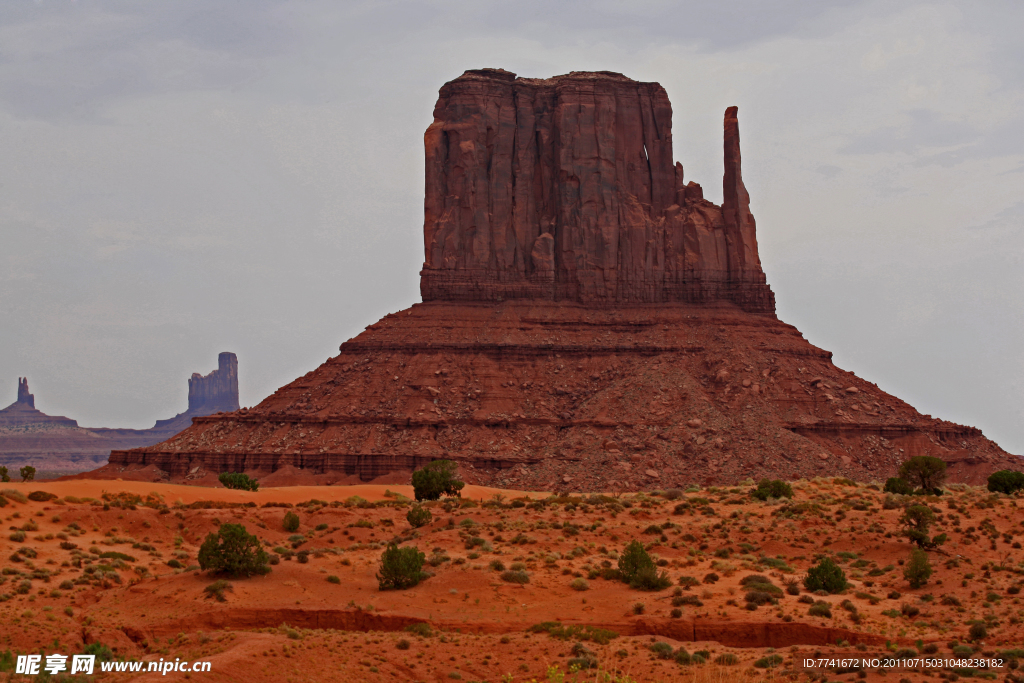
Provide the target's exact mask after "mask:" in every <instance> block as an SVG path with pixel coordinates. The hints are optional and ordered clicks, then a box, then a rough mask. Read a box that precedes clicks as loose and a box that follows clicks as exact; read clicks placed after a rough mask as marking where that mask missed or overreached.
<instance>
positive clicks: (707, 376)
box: [105, 69, 1021, 491]
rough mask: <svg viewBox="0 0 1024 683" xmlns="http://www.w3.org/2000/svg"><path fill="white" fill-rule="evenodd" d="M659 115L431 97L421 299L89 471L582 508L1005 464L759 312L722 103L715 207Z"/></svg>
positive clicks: (637, 106) (627, 107) (519, 98)
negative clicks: (544, 498)
mask: <svg viewBox="0 0 1024 683" xmlns="http://www.w3.org/2000/svg"><path fill="white" fill-rule="evenodd" d="M671 115H672V110H671V107H670V106H669V103H668V98H667V97H666V95H665V91H664V90H663V89H662V88H661V86H659V85H658V84H656V83H637V82H635V81H631V80H629V79H628V78H625V77H624V76H621V75H619V74H612V73H607V72H602V73H593V74H592V73H572V74H569V75H567V76H559V77H555V78H551V79H547V80H534V79H519V78H516V77H515V76H514V75H513V74H510V73H507V72H504V71H501V70H494V69H483V70H477V71H469V72H466V74H464V75H463V76H461V77H460V78H457V79H455V80H454V81H452V82H450V83H448V84H446V85H445V86H444V87H443V88H442V89H441V93H440V98H439V99H438V102H437V105H436V107H435V109H434V123H433V124H431V126H430V128H428V130H427V133H426V136H425V141H426V188H427V194H426V200H425V203H424V205H425V223H424V238H425V247H426V262H425V264H424V268H423V271H422V273H421V289H422V293H423V299H424V302H423V303H420V304H416V305H415V306H413V307H412V308H410V309H407V310H405V311H401V312H399V313H395V314H391V315H387V316H385V317H384V318H383V319H382V320H380V321H379V322H378V323H376V324H374V325H370V326H369V327H368V328H367V329H366V331H365V332H363V333H362V334H360V335H359V336H357V337H356V338H355V339H352V340H350V341H348V342H345V343H344V344H342V345H341V348H340V354H339V355H338V356H337V357H335V358H331V359H329V360H328V361H327V362H326V363H324V364H323V365H321V366H320V367H319V368H317V369H315V370H313V371H311V372H309V373H307V374H306V375H305V376H303V377H300V378H298V379H296V380H295V381H294V382H292V383H290V384H288V385H287V386H284V387H282V388H281V389H279V390H278V391H277V392H275V393H274V394H273V395H272V396H270V397H268V398H267V399H265V400H264V401H262V402H261V403H260V404H259V405H258V406H256V407H255V408H252V409H243V410H239V411H236V412H233V413H228V414H221V415H214V416H209V417H202V418H196V419H195V420H194V424H193V426H191V427H190V428H188V429H187V430H185V431H183V432H181V433H179V434H176V435H175V436H174V437H173V438H171V439H169V440H168V441H166V442H164V443H161V444H157V445H155V446H150V447H147V448H142V449H137V450H132V451H121V452H114V453H112V454H111V457H110V465H109V466H108V468H106V473H105V476H128V475H130V474H131V473H132V471H133V470H134V471H138V472H145V471H146V468H149V471H153V468H156V471H162V472H165V473H167V474H168V475H169V476H171V477H172V478H174V479H176V480H197V481H198V480H202V481H209V480H210V473H215V472H221V471H245V472H248V473H249V474H251V475H254V476H257V477H259V476H265V475H268V474H270V473H272V472H278V473H279V472H294V471H295V470H294V469H293V468H298V469H301V470H304V471H305V472H307V473H314V474H316V475H317V476H319V477H323V478H324V479H320V480H318V481H319V482H320V483H325V482H326V481H328V480H331V481H334V480H337V481H353V480H354V481H358V480H362V481H368V480H371V479H374V478H377V477H381V476H385V475H386V476H389V477H391V478H392V480H391V481H394V478H395V477H396V476H397V477H400V478H401V477H406V478H407V476H408V472H409V471H410V470H411V469H412V468H414V467H418V466H421V465H423V464H425V463H426V462H429V461H430V460H432V459H436V458H451V459H454V460H456V461H458V462H459V463H460V464H461V466H462V473H463V475H464V476H465V478H466V479H467V480H468V481H470V482H473V483H484V484H490V485H497V486H503V487H511V488H517V489H542V490H544V489H548V490H550V489H552V488H558V489H577V490H584V491H596V490H609V489H611V490H616V489H617V490H630V489H632V490H636V489H639V488H652V487H658V488H667V487H672V486H681V485H684V484H687V483H694V482H697V483H704V484H706V483H730V484H731V483H736V482H738V481H740V480H742V479H745V478H748V477H750V478H754V479H759V478H762V477H781V478H787V479H794V478H800V477H813V476H846V477H850V478H854V479H857V480H861V481H863V480H872V479H875V480H884V479H885V478H886V477H888V476H892V475H893V474H895V472H896V471H897V469H898V468H899V465H900V463H902V462H903V461H904V460H905V459H907V458H909V457H911V456H913V455H926V454H927V455H935V456H938V457H941V458H943V459H944V460H946V461H947V462H948V463H949V464H950V468H951V475H952V478H953V480H954V481H957V480H958V481H965V482H971V483H979V482H981V481H983V480H984V477H986V476H987V475H988V474H989V473H991V472H992V471H994V470H997V469H1004V468H1009V467H1013V468H1020V463H1021V461H1020V459H1019V458H1017V457H1016V456H1011V455H1010V454H1008V453H1005V452H1004V451H1002V450H1001V449H1000V448H999V447H998V446H997V445H996V444H994V443H992V442H991V441H989V440H988V439H986V438H985V437H984V436H983V435H982V434H981V432H980V431H979V430H977V429H975V428H973V427H967V426H962V425H956V424H953V423H950V422H945V421H942V420H938V419H934V418H932V417H931V416H929V415H921V414H920V413H918V412H917V411H916V410H914V408H913V407H911V406H909V405H907V404H906V403H904V402H903V401H900V400H899V399H898V398H895V397H893V396H890V395H888V394H886V393H885V392H884V391H882V390H881V389H879V388H878V387H877V386H875V385H873V384H871V383H869V382H865V381H864V380H862V379H860V378H858V377H856V376H855V375H853V374H852V373H849V372H846V371H844V370H842V369H840V368H837V367H836V366H835V365H833V363H832V354H831V353H830V352H828V351H824V350H822V349H819V348H817V347H815V346H813V345H811V344H810V343H808V342H807V341H806V340H805V339H804V338H803V336H802V335H801V334H800V332H799V331H798V330H797V329H796V328H794V327H792V326H791V325H787V324H785V323H783V322H781V321H779V320H778V319H777V318H776V317H775V314H774V310H775V309H774V298H773V296H772V293H771V290H770V289H769V288H768V286H767V285H766V284H765V277H764V274H763V272H762V270H761V264H760V261H759V259H758V254H757V240H756V234H755V223H754V218H753V216H752V215H751V213H750V201H749V197H748V195H747V191H746V188H745V187H744V185H743V178H742V173H741V168H740V150H739V129H738V124H737V118H736V108H735V107H731V108H729V109H728V110H726V113H725V121H724V176H723V189H724V201H723V206H722V207H718V206H716V205H714V204H712V203H711V202H708V201H706V200H704V199H703V192H702V190H701V187H700V186H699V185H697V184H696V183H693V182H687V183H685V184H684V182H683V171H682V167H681V166H680V165H678V164H675V165H673V161H672V133H671ZM396 472H399V473H402V474H399V475H396V474H395V473H396ZM140 476H141V475H140ZM275 476H277V475H275ZM391 481H388V480H385V482H386V483H391Z"/></svg>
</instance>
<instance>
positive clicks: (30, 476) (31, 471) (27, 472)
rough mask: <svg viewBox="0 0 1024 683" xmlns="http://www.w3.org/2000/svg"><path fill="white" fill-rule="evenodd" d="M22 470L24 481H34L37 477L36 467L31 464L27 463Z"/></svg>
mask: <svg viewBox="0 0 1024 683" xmlns="http://www.w3.org/2000/svg"><path fill="white" fill-rule="evenodd" d="M20 472H21V480H22V481H33V480H34V479H35V478H36V468H35V467H32V466H31V465H25V466H24V467H22V468H21V470H20Z"/></svg>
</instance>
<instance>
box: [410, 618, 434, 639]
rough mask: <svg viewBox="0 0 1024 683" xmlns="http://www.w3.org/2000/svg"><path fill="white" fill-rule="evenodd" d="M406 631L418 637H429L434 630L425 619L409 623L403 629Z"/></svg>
mask: <svg viewBox="0 0 1024 683" xmlns="http://www.w3.org/2000/svg"><path fill="white" fill-rule="evenodd" d="M404 630H405V631H406V632H408V633H412V634H414V635H417V636H419V637H420V638H429V637H430V636H432V635H434V631H433V630H432V629H431V628H430V624H428V623H427V622H425V621H420V622H417V623H415V624H409V625H408V626H406V627H405V629H404Z"/></svg>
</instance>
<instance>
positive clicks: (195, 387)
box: [0, 353, 238, 473]
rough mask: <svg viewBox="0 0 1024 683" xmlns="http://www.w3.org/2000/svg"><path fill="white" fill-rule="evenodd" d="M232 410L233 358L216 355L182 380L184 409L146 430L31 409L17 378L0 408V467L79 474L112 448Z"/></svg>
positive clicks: (142, 442) (154, 439)
mask: <svg viewBox="0 0 1024 683" xmlns="http://www.w3.org/2000/svg"><path fill="white" fill-rule="evenodd" d="M235 410H238V359H237V358H236V357H235V354H233V353H221V354H220V357H219V358H218V366H217V369H216V370H214V371H213V372H211V373H210V374H209V375H206V376H205V377H204V376H203V375H200V374H199V373H194V374H193V375H192V377H191V379H189V380H188V409H187V410H186V411H185V412H183V413H179V414H178V415H175V416H174V417H172V418H170V419H167V420H157V422H156V424H155V425H153V427H152V428H150V429H116V428H115V429H108V428H84V427H79V426H78V422H77V421H76V420H72V419H69V418H66V417H54V416H51V415H47V414H45V413H43V412H42V411H40V410H37V409H36V408H35V396H34V395H32V394H31V393H29V389H28V378H27V377H25V378H21V377H19V378H18V399H17V401H15V402H14V403H12V404H11V405H9V406H7V407H6V408H4V409H3V410H0V465H7V466H8V468H10V466H12V465H14V466H17V467H20V466H22V465H32V466H33V467H35V468H36V469H38V470H41V471H50V472H62V473H63V472H80V471H86V470H93V469H95V468H97V467H100V466H102V465H105V464H106V463H107V458H108V456H109V455H110V452H111V451H112V450H115V449H125V448H136V447H140V446H148V445H151V444H155V443H159V442H161V441H163V440H165V439H167V438H168V437H170V436H173V435H174V434H176V433H177V432H180V431H181V430H183V429H185V428H186V427H188V426H190V425H191V424H192V418H193V417H196V416H205V415H210V414H213V413H216V412H221V411H223V412H232V411H235Z"/></svg>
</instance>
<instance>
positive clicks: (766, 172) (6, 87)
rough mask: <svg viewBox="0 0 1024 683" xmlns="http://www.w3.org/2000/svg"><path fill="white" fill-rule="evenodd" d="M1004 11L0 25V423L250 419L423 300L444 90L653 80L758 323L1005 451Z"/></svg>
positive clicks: (523, 13) (1021, 80)
mask: <svg viewBox="0 0 1024 683" xmlns="http://www.w3.org/2000/svg"><path fill="white" fill-rule="evenodd" d="M1022 29H1024V3H1021V2H1019V1H1017V0H1008V1H1006V2H999V1H998V0H985V1H984V2H945V3H943V2H898V1H894V0H885V1H883V2H868V1H864V2H861V1H858V0H799V1H798V0H778V1H774V2H772V1H765V0H742V1H739V0H737V1H724V0H713V1H710V2H668V1H660V0H628V1H618V0H604V1H600V2H561V1H560V2H554V3H552V2H548V1H544V2H542V1H540V0H537V1H534V0H520V1H518V2H514V3H500V2H487V1H485V0H466V1H464V2H454V1H453V2H447V1H441V0H437V1H434V2H402V1H392V2H382V1H379V0H377V1H373V2H361V1H353V0H349V1H347V2H338V1H335V0H332V1H330V2H315V1H308V2H284V1H282V2H272V1H262V0H238V1H228V0H202V1H198V0H196V1H188V0H177V1H175V2H117V1H114V0H107V1H103V2H101V1H99V0H78V1H77V2H70V1H67V0H41V1H38V2H28V1H23V0H9V1H8V2H4V3H2V4H0V268H2V272H0V406H2V405H6V404H7V403H9V402H11V401H13V400H14V398H15V395H16V388H17V387H16V379H15V378H16V377H18V376H28V378H29V384H30V387H31V388H32V391H33V392H34V393H35V394H36V405H37V407H39V408H40V409H41V410H43V411H45V412H47V413H50V414H58V415H67V416H68V417H72V418H75V419H77V420H78V421H79V423H80V424H82V425H84V426H110V427H114V426H117V427H150V426H152V424H153V421H154V420H156V419H157V418H166V417H170V416H172V415H174V414H175V413H177V412H180V411H182V410H184V409H185V407H186V396H187V384H186V379H187V378H188V377H189V375H190V374H191V373H192V372H195V371H198V372H202V373H203V374H206V373H208V372H209V371H210V370H212V369H214V368H215V367H216V363H217V353H218V352H220V351H234V352H235V353H237V354H238V358H239V374H240V382H239V384H240V391H241V401H242V404H243V405H253V404H255V403H258V402H259V401H260V400H261V399H263V398H264V397H265V396H267V395H268V394H269V393H271V392H273V391H274V390H275V389H276V388H277V387H279V386H281V385H283V384H285V383H287V382H289V381H291V380H292V379H294V378H296V377H298V376H300V375H302V374H304V373H306V372H307V371H309V370H311V369H313V368H314V367H316V366H317V365H318V364H320V363H322V362H323V361H324V360H325V359H326V358H328V357H329V356H333V355H336V354H337V349H338V345H339V344H340V343H341V342H343V341H345V340H346V339H348V338H350V337H352V336H354V335H355V334H357V333H358V332H360V331H361V330H362V329H363V328H364V327H365V326H366V325H368V324H370V323H372V322H374V321H376V320H377V319H379V318H380V317H381V316H383V315H385V314H387V313H390V312H394V311H398V310H401V309H403V308H406V307H408V306H409V305H411V304H413V303H415V302H416V301H418V300H419V290H418V271H419V267H420V265H421V263H422V261H423V253H422V222H423V196H422V195H423V131H424V129H425V128H426V127H427V125H429V123H430V122H431V111H432V109H433V105H434V101H435V100H436V98H437V90H438V88H439V87H440V86H441V85H442V84H443V83H444V82H445V81H448V80H451V79H453V78H455V77H457V76H458V75H460V74H461V73H462V72H463V71H464V70H466V69H470V68H479V67H502V68H505V69H508V70H510V71H514V72H516V73H517V74H519V75H520V76H528V77H540V78H543V77H549V76H553V75H556V74H562V73H567V72H569V71H573V70H611V71H619V72H622V73H624V74H626V75H627V76H630V77H631V78H634V79H637V80H643V81H658V82H660V83H661V84H662V85H663V86H664V87H665V88H666V90H667V91H668V94H669V97H670V98H671V100H672V105H673V109H674V117H675V120H674V140H675V156H676V159H677V160H679V161H681V162H682V163H683V165H684V166H685V168H686V176H687V179H689V180H696V181H697V182H699V183H701V184H702V185H703V186H704V188H705V194H706V196H708V197H709V198H710V199H712V200H713V201H716V202H720V201H721V192H722V190H721V187H722V185H721V178H722V159H721V155H722V141H721V131H722V123H721V121H722V112H723V111H724V109H725V108H726V107H727V106H729V105H738V106H739V112H740V114H739V115H740V130H741V139H742V149H743V162H744V168H743V175H744V179H745V181H746V185H747V188H748V190H749V191H750V195H751V208H752V210H753V212H754V215H755V216H756V218H757V225H758V240H759V243H760V249H761V260H762V262H763V265H764V269H765V272H766V273H767V276H768V282H769V283H770V284H771V286H772V288H773V289H774V290H775V292H776V295H777V299H778V311H779V317H780V318H782V319H783V320H785V321H786V322H789V323H792V324H794V325H796V326H797V327H799V328H800V330H801V331H802V332H803V333H804V335H805V336H806V337H807V338H808V339H809V340H810V341H811V342H812V343H814V344H816V345H818V346H821V347H823V348H826V349H829V350H831V351H833V352H834V353H835V357H834V360H835V362H836V364H837V365H839V366H840V367H843V368H845V369H848V370H852V371H854V372H856V373H857V374H859V375H860V376H862V377H864V378H866V379H868V380H870V381H873V382H876V383H878V385H879V386H880V387H881V388H882V389H883V390H885V391H888V392H890V393H892V394H895V395H897V396H899V397H900V398H903V399H905V400H907V401H909V402H910V403H911V404H913V405H914V406H916V407H917V408H918V409H920V410H921V411H922V412H924V413H930V414H933V415H935V416H937V417H942V418H945V419H950V420H954V421H956V422H961V423H965V424H970V425H976V426H978V427H981V428H982V429H983V430H984V432H985V434H986V435H988V436H989V437H991V438H993V439H995V440H996V441H997V442H998V443H999V444H1000V445H1002V446H1003V447H1004V448H1006V449H1007V450H1009V451H1011V452H1014V453H1024V419H1022V411H1021V408H1022V405H1024V355H1022V350H1024V345H1022V343H1021V340H1022V338H1024V315H1022V307H1024V275H1022V272H1024V271H1022V268H1021V265H1022V264H1021V261H1022V254H1024V229H1022V228H1024V41H1022V40H1021V38H1020V35H1021V31H1022Z"/></svg>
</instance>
